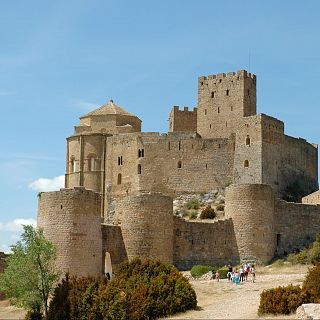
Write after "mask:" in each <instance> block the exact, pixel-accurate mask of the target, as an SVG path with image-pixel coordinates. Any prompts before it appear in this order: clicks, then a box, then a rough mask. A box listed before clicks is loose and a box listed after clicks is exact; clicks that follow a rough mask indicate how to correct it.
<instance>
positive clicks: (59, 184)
mask: <svg viewBox="0 0 320 320" xmlns="http://www.w3.org/2000/svg"><path fill="white" fill-rule="evenodd" d="M28 187H29V188H30V189H32V190H34V191H38V192H42V191H56V190H59V189H60V188H63V187H64V176H58V177H54V178H52V179H46V178H39V179H37V180H35V181H33V182H31V183H30V184H29V185H28Z"/></svg>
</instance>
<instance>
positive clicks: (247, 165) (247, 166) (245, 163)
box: [243, 160, 249, 168]
mask: <svg viewBox="0 0 320 320" xmlns="http://www.w3.org/2000/svg"><path fill="white" fill-rule="evenodd" d="M243 166H244V167H245V168H249V160H245V161H244V164H243Z"/></svg>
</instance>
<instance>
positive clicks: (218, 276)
mask: <svg viewBox="0 0 320 320" xmlns="http://www.w3.org/2000/svg"><path fill="white" fill-rule="evenodd" d="M216 280H217V281H218V282H219V280H220V273H219V271H217V272H216Z"/></svg>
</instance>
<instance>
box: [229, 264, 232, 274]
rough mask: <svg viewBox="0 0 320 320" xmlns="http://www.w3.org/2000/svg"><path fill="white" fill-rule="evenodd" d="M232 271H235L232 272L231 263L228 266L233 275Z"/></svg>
mask: <svg viewBox="0 0 320 320" xmlns="http://www.w3.org/2000/svg"><path fill="white" fill-rule="evenodd" d="M232 271H233V270H232V266H231V264H230V263H229V264H228V272H231V273H232Z"/></svg>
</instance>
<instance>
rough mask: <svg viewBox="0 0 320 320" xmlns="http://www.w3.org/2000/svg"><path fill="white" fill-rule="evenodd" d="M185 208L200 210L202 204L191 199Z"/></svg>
mask: <svg viewBox="0 0 320 320" xmlns="http://www.w3.org/2000/svg"><path fill="white" fill-rule="evenodd" d="M185 207H186V208H187V209H188V210H190V209H195V210H197V209H199V207H200V203H199V200H198V199H190V200H188V201H187V202H186V204H185Z"/></svg>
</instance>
